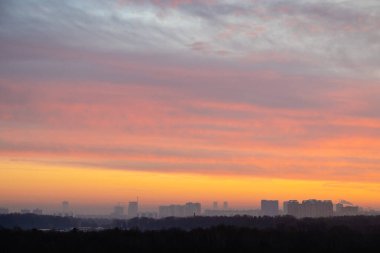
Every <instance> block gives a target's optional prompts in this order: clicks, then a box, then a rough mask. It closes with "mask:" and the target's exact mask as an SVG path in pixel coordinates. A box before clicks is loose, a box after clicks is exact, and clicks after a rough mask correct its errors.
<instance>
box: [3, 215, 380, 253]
mask: <svg viewBox="0 0 380 253" xmlns="http://www.w3.org/2000/svg"><path fill="white" fill-rule="evenodd" d="M216 221H218V222H219V223H220V222H223V223H225V224H234V225H228V226H226V225H217V226H214V224H215V223H216ZM131 222H132V224H133V225H134V226H135V227H136V228H128V229H127V230H124V229H120V228H117V229H108V230H104V231H98V232H81V231H79V230H78V229H72V230H70V231H68V232H58V231H40V230H36V229H30V230H22V229H19V228H12V229H10V228H3V229H0V252H2V253H6V252H66V253H67V252H92V253H93V252H276V253H283V252H294V253H295V252H306V253H309V252H322V253H323V252H345V253H347V252H357V253H359V252H360V253H361V252H380V217H366V216H361V217H336V218H324V219H302V220H297V219H294V218H292V217H279V218H269V217H263V218H252V217H231V218H226V217H220V218H207V217H203V218H202V217H200V218H194V219H192V218H187V219H186V218H184V219H163V220H158V221H154V220H149V219H148V220H140V219H136V220H132V221H131ZM157 222H158V223H160V224H161V225H162V224H171V227H174V225H175V224H177V225H178V227H181V226H182V225H183V224H197V223H198V225H199V224H212V226H203V228H191V229H184V228H183V227H182V229H175V228H166V229H155V230H149V229H147V225H146V224H150V225H151V226H152V224H153V226H154V227H155V228H156V226H157ZM141 223H143V224H144V225H143V226H142V227H145V229H142V227H140V228H138V226H136V225H138V224H140V225H141ZM167 226H168V225H167Z"/></svg>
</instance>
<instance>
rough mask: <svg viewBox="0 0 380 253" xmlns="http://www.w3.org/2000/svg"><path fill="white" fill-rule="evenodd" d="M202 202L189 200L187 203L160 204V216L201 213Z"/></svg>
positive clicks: (182, 215)
mask: <svg viewBox="0 0 380 253" xmlns="http://www.w3.org/2000/svg"><path fill="white" fill-rule="evenodd" d="M201 211H202V210H201V204H200V203H192V202H188V203H186V204H185V205H168V206H159V208H158V216H159V217H160V218H165V217H187V216H195V215H200V214H201Z"/></svg>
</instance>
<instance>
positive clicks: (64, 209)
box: [62, 200, 70, 216]
mask: <svg viewBox="0 0 380 253" xmlns="http://www.w3.org/2000/svg"><path fill="white" fill-rule="evenodd" d="M62 214H63V216H68V215H70V204H69V202H68V201H66V200H65V201H62Z"/></svg>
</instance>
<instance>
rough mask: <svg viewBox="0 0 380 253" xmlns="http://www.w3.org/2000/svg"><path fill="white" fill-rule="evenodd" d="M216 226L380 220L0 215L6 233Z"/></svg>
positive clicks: (378, 220) (373, 222)
mask: <svg viewBox="0 0 380 253" xmlns="http://www.w3.org/2000/svg"><path fill="white" fill-rule="evenodd" d="M219 225H224V226H233V227H244V228H253V229H277V228H302V227H309V228H310V227H317V228H320V229H329V228H332V227H337V226H345V227H348V228H350V229H353V230H355V231H360V232H362V231H365V230H367V229H369V228H372V227H380V216H346V217H330V218H304V219H296V218H294V217H292V216H277V217H267V216H264V217H252V216H235V217H202V216H197V217H188V218H175V217H169V218H164V219H150V218H135V219H131V220H112V219H81V218H74V217H59V216H48V215H34V214H7V215H0V228H7V229H13V228H18V229H23V230H28V229H55V230H71V229H73V228H81V227H87V228H98V227H102V228H105V229H113V228H119V229H139V230H141V231H145V230H164V229H171V228H177V229H181V230H187V231H188V230H193V229H196V228H210V227H216V226H219Z"/></svg>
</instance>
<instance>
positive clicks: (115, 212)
mask: <svg viewBox="0 0 380 253" xmlns="http://www.w3.org/2000/svg"><path fill="white" fill-rule="evenodd" d="M216 203H218V201H213V202H212V203H201V202H196V201H186V202H183V203H178V202H177V203H173V202H171V203H160V204H158V205H156V206H147V205H144V204H142V203H141V202H139V201H138V200H137V201H136V200H134V201H128V202H118V203H117V204H115V205H113V206H111V205H109V206H106V207H102V208H101V209H102V211H99V206H97V208H95V209H94V208H93V207H94V206H92V207H87V208H83V207H82V208H80V205H74V206H72V205H71V203H70V202H68V201H66V200H65V201H62V202H61V204H60V206H55V207H54V208H52V209H45V210H44V209H40V208H41V206H36V205H34V206H25V205H24V206H22V207H17V208H15V207H12V208H11V209H9V208H7V207H6V206H1V205H0V214H5V213H21V214H23V213H24V214H25V213H33V214H37V215H42V214H44V215H58V216H77V215H79V216H81V215H84V216H88V215H90V216H92V215H95V216H102V217H108V218H114V219H120V218H122V219H125V218H128V219H131V218H135V217H148V218H165V217H170V216H174V217H187V216H193V214H194V216H195V215H197V216H235V215H249V216H277V215H291V216H294V217H297V218H302V217H307V216H304V214H305V212H307V211H305V210H307V209H310V205H314V204H318V205H319V204H321V205H322V209H323V211H321V212H322V213H326V211H325V210H326V209H325V207H326V203H327V206H328V207H327V208H328V209H330V211H331V215H332V212H333V213H334V215H357V214H365V213H366V214H370V215H376V214H379V213H380V211H379V210H376V209H373V208H370V207H363V206H359V205H355V204H353V203H351V202H349V201H347V200H339V201H333V200H326V199H324V200H318V199H305V200H295V199H291V200H278V199H272V200H268V199H261V200H260V201H259V203H251V205H249V206H235V205H233V206H230V205H229V202H228V201H223V205H215V204H216ZM307 206H309V207H307ZM305 208H306V209H305ZM94 210H97V211H96V212H94ZM302 210H303V211H302ZM317 213H318V212H317ZM314 215H315V214H314ZM331 215H330V214H329V215H326V217H327V216H331ZM310 217H312V216H310ZM315 217H319V216H318V215H317V216H315ZM321 217H323V215H322V216H321Z"/></svg>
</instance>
